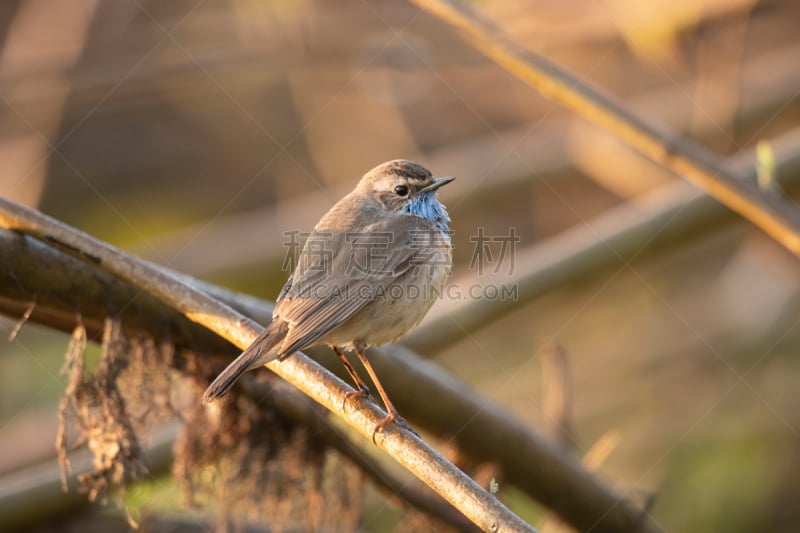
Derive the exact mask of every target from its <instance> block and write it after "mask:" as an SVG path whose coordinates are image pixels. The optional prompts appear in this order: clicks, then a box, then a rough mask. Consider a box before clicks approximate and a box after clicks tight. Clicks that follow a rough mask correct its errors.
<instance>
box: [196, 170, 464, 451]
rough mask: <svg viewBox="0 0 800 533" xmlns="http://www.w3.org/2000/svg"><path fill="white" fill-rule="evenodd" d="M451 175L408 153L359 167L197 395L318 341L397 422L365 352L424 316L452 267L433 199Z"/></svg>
mask: <svg viewBox="0 0 800 533" xmlns="http://www.w3.org/2000/svg"><path fill="white" fill-rule="evenodd" d="M454 179H455V178H453V177H444V178H434V177H433V176H432V175H431V173H430V171H429V170H427V169H426V168H425V167H423V166H421V165H419V164H418V163H414V162H413V161H407V160H396V161H389V162H387V163H383V164H382V165H379V166H377V167H375V168H374V169H372V170H370V171H369V172H367V173H366V174H365V175H364V177H363V178H361V181H359V183H358V185H357V186H356V188H355V189H354V190H353V191H352V192H351V193H350V194H348V195H347V196H345V197H344V198H342V199H341V200H340V201H339V202H338V203H337V204H336V205H334V206H333V207H332V208H331V209H330V211H328V212H327V213H326V214H325V215H324V216H323V217H322V219H321V220H320V221H319V222H318V223H317V225H316V226H315V227H314V230H313V231H312V232H311V234H310V235H309V237H308V239H307V241H306V243H305V245H304V247H303V250H302V252H301V253H300V257H299V258H298V264H297V267H296V268H295V270H294V273H293V274H292V275H291V276H290V277H289V279H288V280H287V281H286V284H285V285H284V287H283V289H282V290H281V292H280V295H279V296H278V300H277V303H276V305H275V310H274V311H273V314H272V322H271V323H270V325H269V326H268V327H267V328H266V329H265V330H264V332H263V333H261V335H259V336H258V338H257V339H256V340H255V341H254V342H253V343H252V344H251V345H250V346H249V347H248V348H247V349H246V350H245V351H244V352H243V353H242V354H241V355H240V356H239V357H238V358H236V360H234V361H233V362H232V363H231V364H230V365H228V367H227V368H225V370H223V371H222V373H221V374H220V375H219V376H217V378H216V379H215V380H214V382H213V383H211V385H210V386H209V387H208V389H207V390H206V392H205V394H204V396H203V397H204V398H205V400H207V401H212V400H214V399H216V398H219V397H221V396H223V395H224V394H225V393H226V392H227V391H228V389H230V388H231V386H233V384H234V383H235V382H236V380H237V379H239V376H241V375H242V374H243V373H244V372H245V371H247V370H250V369H252V368H256V367H258V366H262V365H264V364H265V363H268V362H270V361H273V360H275V359H278V360H283V359H285V358H286V357H289V356H290V355H292V354H293V353H295V352H296V351H298V350H303V349H305V348H309V347H311V346H316V345H322V344H326V345H328V346H330V347H331V349H332V350H333V351H334V352H335V353H336V355H337V356H338V357H339V359H340V360H341V361H342V363H343V364H344V366H345V368H346V369H347V372H348V374H350V376H351V377H352V378H353V381H354V382H355V384H356V386H357V387H358V391H357V392H354V393H351V395H368V394H369V389H368V388H367V386H366V384H365V383H364V381H363V380H362V379H361V378H360V377H359V375H358V373H357V372H356V371H355V368H354V367H353V366H352V365H351V364H350V361H349V360H348V359H347V357H346V356H345V354H344V352H343V350H353V351H354V352H355V353H356V355H357V356H358V358H359V359H360V360H361V362H362V364H363V365H364V367H365V368H366V369H367V372H368V373H369V375H370V378H371V379H372V381H373V382H374V383H375V386H376V387H377V389H378V393H379V394H380V396H381V399H382V400H383V403H384V405H385V406H386V410H387V412H388V415H387V416H386V418H384V419H383V420H382V421H381V422H380V423H379V424H378V425H377V426H376V428H375V432H374V433H373V438H374V435H375V434H376V433H377V432H378V431H380V430H381V429H382V428H383V427H384V426H385V425H386V424H387V423H389V422H391V421H393V420H401V421H402V418H400V416H399V414H398V413H397V410H396V409H395V407H394V405H392V402H391V401H390V400H389V397H388V396H387V395H386V391H385V390H384V388H383V386H382V385H381V383H380V381H379V380H378V377H377V376H376V375H375V371H374V370H373V368H372V366H371V365H370V363H369V361H368V360H367V357H366V355H365V353H364V351H365V349H366V348H367V347H368V346H372V345H381V344H384V343H387V342H391V341H394V340H396V339H397V338H399V337H400V336H402V335H403V334H405V333H406V332H407V331H408V330H410V329H411V328H413V327H414V326H415V325H417V324H418V323H419V321H420V320H422V317H424V316H425V314H426V313H427V312H428V309H430V307H431V305H432V304H433V302H434V301H435V299H436V298H437V297H438V295H439V294H440V292H441V290H442V287H443V286H444V283H445V280H446V279H447V277H448V276H449V275H450V270H451V267H452V242H451V239H450V230H449V227H448V223H449V222H450V217H449V216H448V214H447V210H446V209H445V207H444V205H442V203H440V202H439V200H438V198H437V191H438V190H439V187H441V186H442V185H446V184H447V183H450V182H451V181H453V180H454Z"/></svg>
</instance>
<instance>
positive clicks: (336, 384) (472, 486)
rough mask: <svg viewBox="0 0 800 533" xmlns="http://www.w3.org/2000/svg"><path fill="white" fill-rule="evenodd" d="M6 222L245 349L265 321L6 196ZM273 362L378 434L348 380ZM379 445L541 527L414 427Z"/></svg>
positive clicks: (295, 360) (483, 516)
mask: <svg viewBox="0 0 800 533" xmlns="http://www.w3.org/2000/svg"><path fill="white" fill-rule="evenodd" d="M0 225H2V226H4V227H7V228H8V229H11V230H14V231H17V232H22V233H26V234H29V235H32V236H35V237H36V238H37V239H39V240H41V241H44V242H48V243H50V244H53V245H56V246H60V247H62V248H63V249H65V250H68V251H70V252H71V253H74V254H76V255H78V256H80V257H81V258H82V259H84V260H86V261H89V262H91V263H94V264H97V265H98V266H99V267H101V268H102V269H104V270H106V271H108V272H110V273H112V274H114V275H115V276H118V277H119V278H121V279H123V280H125V281H127V282H129V283H130V284H132V285H134V286H135V287H137V288H139V289H141V290H143V291H145V292H147V293H149V294H151V295H153V296H155V297H156V298H158V299H159V300H161V301H163V302H164V303H166V304H168V305H169V306H172V307H174V308H175V309H177V310H179V311H181V312H182V313H183V314H184V315H186V317H187V318H189V319H190V320H192V321H193V322H197V323H199V324H202V325H204V326H205V327H207V328H208V329H210V330H211V331H213V332H215V333H217V334H218V335H220V336H221V337H223V338H225V339H227V340H228V341H230V342H231V343H233V344H234V345H236V346H238V347H239V348H241V349H244V348H246V347H247V346H248V345H249V344H250V343H251V342H252V341H253V340H254V339H255V338H256V337H257V336H258V334H259V333H260V332H261V330H262V327H261V326H260V325H259V324H257V323H255V322H254V321H253V320H251V319H248V318H247V317H245V316H243V315H241V314H239V313H237V312H236V311H234V310H233V309H231V308H230V307H229V306H227V305H224V304H222V303H220V302H219V301H218V300H216V299H214V298H212V297H211V296H209V295H208V294H206V293H204V292H201V291H199V290H197V289H195V288H194V287H192V286H190V285H187V284H186V283H184V282H182V281H181V280H180V279H179V278H178V277H177V276H174V275H172V274H170V273H168V272H167V271H165V270H163V269H161V268H159V267H157V266H155V265H152V264H149V263H145V262H142V261H139V260H136V259H135V258H133V257H130V256H128V255H126V254H124V253H122V252H120V251H119V250H117V249H115V248H113V247H111V246H110V245H108V244H105V243H102V242H100V241H97V240H96V239H94V238H92V237H91V236H89V235H87V234H85V233H83V232H80V231H78V230H76V229H74V228H70V227H68V226H66V225H64V224H62V223H60V222H58V221H56V220H54V219H51V218H49V217H46V216H45V215H43V214H41V213H39V212H36V211H34V210H31V209H28V208H26V207H23V206H20V205H17V204H15V203H13V202H11V201H9V200H6V199H0ZM266 366H267V367H269V368H270V370H272V371H273V372H275V373H276V374H278V375H279V376H281V377H282V378H284V379H285V380H287V381H289V382H290V383H292V384H293V385H294V386H295V387H297V388H299V389H300V390H302V391H303V392H304V393H306V394H307V395H308V396H310V397H312V398H313V399H314V400H316V401H317V402H318V403H320V404H322V405H324V406H325V407H326V408H327V409H329V410H330V411H331V412H333V413H335V414H336V415H337V416H339V417H340V418H342V419H343V420H344V421H346V422H347V423H348V424H349V425H350V426H351V427H353V428H354V429H356V430H357V431H358V432H359V433H361V434H362V435H364V436H365V437H372V434H373V430H374V428H375V426H376V425H377V424H378V422H380V421H381V420H382V419H383V417H384V414H383V413H382V412H381V411H380V410H379V409H378V408H377V407H376V406H375V405H374V404H373V403H371V402H366V401H362V402H359V404H358V408H355V409H350V410H345V409H344V408H343V406H344V399H345V397H346V394H347V392H348V391H349V390H350V389H349V388H348V387H347V386H346V385H345V384H344V383H343V382H342V381H341V380H339V379H338V378H337V377H335V376H334V375H332V374H331V373H330V372H328V371H327V370H325V369H324V368H322V367H321V366H319V365H318V364H317V363H315V362H314V361H312V360H310V359H309V358H308V357H306V356H305V355H303V354H301V353H297V354H295V355H294V356H293V357H290V358H289V359H287V360H285V361H283V362H280V363H279V362H272V363H270V364H268V365H266ZM377 446H378V447H380V448H381V449H383V450H384V451H386V452H387V453H388V454H389V455H390V456H392V457H393V458H394V459H395V460H396V461H398V462H399V463H400V464H402V465H403V466H405V467H406V468H407V469H408V470H410V471H411V472H412V473H414V475H416V476H417V477H418V478H419V479H420V480H421V481H423V482H424V483H425V484H427V485H428V486H430V487H431V488H432V489H433V490H434V491H435V492H437V493H438V494H440V495H441V496H442V497H443V498H444V499H445V500H447V501H448V502H450V503H451V504H452V505H453V506H454V507H456V508H457V509H459V511H461V512H462V513H463V514H464V515H465V516H466V517H467V518H469V519H470V520H471V521H472V522H473V523H475V524H476V525H477V526H478V527H480V528H481V529H483V530H485V531H534V530H533V528H531V526H529V525H528V524H526V523H525V522H524V521H522V520H521V519H520V518H519V517H517V516H516V515H515V514H514V513H512V512H511V511H510V510H508V509H507V508H506V507H505V506H504V505H503V504H502V503H500V502H499V501H498V500H497V499H496V498H495V497H494V496H492V495H491V494H489V493H488V492H487V491H485V490H484V489H483V488H481V487H479V486H478V485H477V484H476V483H475V482H474V481H473V480H472V479H470V478H469V477H468V476H466V475H465V474H464V473H463V472H461V471H460V470H458V469H457V468H456V467H455V466H453V465H452V464H451V463H450V462H449V461H447V460H446V459H444V458H443V457H442V456H441V455H439V454H438V453H437V452H436V451H435V450H433V449H432V448H431V447H430V446H428V445H427V444H426V443H425V442H423V441H422V440H421V439H420V438H419V437H417V436H415V435H414V434H413V433H411V432H410V431H408V430H406V429H405V428H402V427H400V426H398V425H396V424H391V425H389V426H387V427H386V428H385V429H384V430H383V431H381V432H380V433H379V434H378V437H377Z"/></svg>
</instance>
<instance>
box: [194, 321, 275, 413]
mask: <svg viewBox="0 0 800 533" xmlns="http://www.w3.org/2000/svg"><path fill="white" fill-rule="evenodd" d="M288 329H289V328H288V324H287V323H286V322H283V321H282V320H280V319H277V320H273V321H272V323H271V324H270V325H269V326H268V327H267V328H266V329H265V330H264V331H263V332H262V333H261V335H259V336H258V338H256V340H254V341H253V343H252V344H251V345H250V346H248V347H247V349H246V350H245V351H244V352H242V354H241V355H240V356H239V357H237V358H236V359H234V361H233V362H232V363H231V364H229V365H228V366H227V367H225V370H223V371H222V372H221V373H220V374H219V375H218V376H217V378H216V379H215V380H214V381H213V382H212V383H211V385H209V386H208V388H207V389H206V391H205V392H204V393H203V399H204V400H205V401H207V402H211V401H214V400H216V399H217V398H222V397H223V396H225V393H227V392H228V390H229V389H230V388H231V387H233V384H234V383H236V381H237V380H238V379H239V377H240V376H241V375H242V374H244V373H245V372H247V371H248V370H250V369H251V368H256V367H259V366H262V365H264V364H266V363H269V362H270V361H272V360H274V359H277V358H278V353H277V351H275V352H274V353H273V352H272V351H271V350H272V348H274V347H275V345H277V344H278V343H280V342H281V341H282V340H283V339H284V337H286V333H287V332H288Z"/></svg>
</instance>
